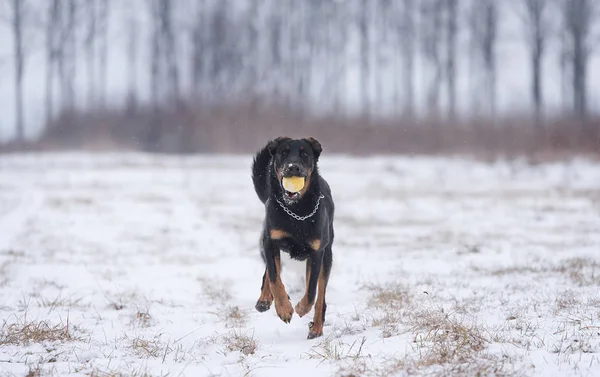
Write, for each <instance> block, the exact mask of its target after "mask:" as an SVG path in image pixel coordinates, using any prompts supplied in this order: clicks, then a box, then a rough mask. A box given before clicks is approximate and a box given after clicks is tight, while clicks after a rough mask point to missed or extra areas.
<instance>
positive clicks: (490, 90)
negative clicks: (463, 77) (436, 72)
mask: <svg viewBox="0 0 600 377" xmlns="http://www.w3.org/2000/svg"><path fill="white" fill-rule="evenodd" d="M498 6H499V5H498V3H497V2H496V1H495V0H480V1H474V2H473V3H472V5H471V20H470V21H471V22H470V33H471V46H472V49H473V53H474V54H475V57H476V60H477V61H478V63H479V64H480V67H477V69H479V68H482V69H483V80H482V88H483V91H484V93H485V98H486V102H487V106H486V107H487V109H488V111H489V113H490V115H491V116H492V117H494V116H495V115H496V42H497V40H498V31H497V29H498ZM474 94H475V95H476V96H478V93H474Z"/></svg>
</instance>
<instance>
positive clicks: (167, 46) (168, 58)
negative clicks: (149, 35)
mask: <svg viewBox="0 0 600 377" xmlns="http://www.w3.org/2000/svg"><path fill="white" fill-rule="evenodd" d="M174 4H176V3H175V2H172V1H171V0H160V23H161V37H162V39H163V42H164V43H163V46H164V59H165V62H166V65H167V71H168V76H169V84H170V87H171V100H173V101H174V102H175V103H178V102H179V99H180V98H179V67H178V66H177V41H176V39H175V30H174V27H173V8H174Z"/></svg>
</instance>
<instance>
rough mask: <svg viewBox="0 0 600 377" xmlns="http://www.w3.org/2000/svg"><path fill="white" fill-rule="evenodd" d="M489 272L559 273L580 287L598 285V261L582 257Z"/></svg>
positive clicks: (516, 273)
mask: <svg viewBox="0 0 600 377" xmlns="http://www.w3.org/2000/svg"><path fill="white" fill-rule="evenodd" d="M490 273H491V274H492V275H494V276H504V275H522V274H551V273H559V274H561V275H564V276H566V277H568V278H569V279H570V280H571V281H572V282H573V283H575V284H577V285H578V286H580V287H584V286H590V285H600V261H598V260H595V259H592V258H583V257H576V258H570V259H566V260H564V261H562V262H559V263H558V264H556V265H539V266H514V267H504V268H498V269H495V270H492V271H491V272H490Z"/></svg>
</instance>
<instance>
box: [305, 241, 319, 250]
mask: <svg viewBox="0 0 600 377" xmlns="http://www.w3.org/2000/svg"><path fill="white" fill-rule="evenodd" d="M308 245H309V246H310V248H311V249H313V250H314V251H317V250H320V249H321V240H312V241H309V242H308Z"/></svg>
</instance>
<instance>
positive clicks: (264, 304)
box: [254, 300, 271, 313]
mask: <svg viewBox="0 0 600 377" xmlns="http://www.w3.org/2000/svg"><path fill="white" fill-rule="evenodd" d="M254 308H256V310H258V311H259V312H260V313H263V312H266V311H267V310H269V309H271V301H261V300H258V301H257V302H256V305H255V306H254Z"/></svg>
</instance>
